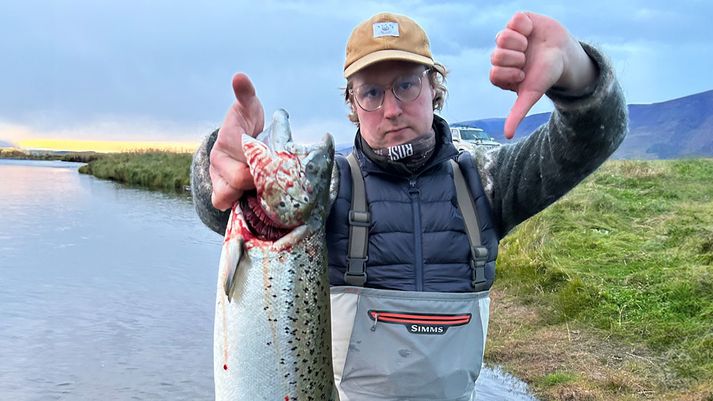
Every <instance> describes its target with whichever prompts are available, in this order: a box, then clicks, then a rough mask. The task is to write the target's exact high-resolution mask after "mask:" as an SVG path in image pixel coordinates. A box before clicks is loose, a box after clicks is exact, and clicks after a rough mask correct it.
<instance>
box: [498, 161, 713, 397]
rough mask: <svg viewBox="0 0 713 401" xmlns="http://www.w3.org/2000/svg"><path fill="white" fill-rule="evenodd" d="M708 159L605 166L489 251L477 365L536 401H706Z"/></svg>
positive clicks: (712, 193) (711, 272)
mask: <svg viewBox="0 0 713 401" xmlns="http://www.w3.org/2000/svg"><path fill="white" fill-rule="evenodd" d="M711 183H713V159H707V160H673V161H650V162H642V161H612V162H607V163H606V164H605V165H604V166H603V167H602V168H601V169H600V170H599V171H598V172H596V173H595V174H594V175H593V176H592V177H590V178H588V179H587V180H586V181H585V182H584V183H582V184H581V185H580V186H578V187H577V188H576V189H575V190H574V191H572V192H571V193H570V194H568V195H567V196H566V197H564V198H563V199H561V200H560V201H558V202H557V203H556V204H555V205H553V206H552V207H550V208H548V209H547V210H545V211H544V212H543V213H541V214H539V215H537V216H535V217H534V218H532V219H530V220H529V221H528V222H526V223H524V224H522V225H521V226H520V227H518V228H517V229H516V230H515V232H514V233H512V234H511V235H510V236H508V237H507V238H506V239H505V240H504V241H503V242H502V244H501V249H500V256H499V259H498V262H499V264H498V268H499V270H498V280H497V281H496V284H495V293H494V298H495V300H494V302H493V315H492V322H491V328H490V339H489V343H488V347H487V351H486V352H487V355H486V358H487V360H488V361H490V362H493V363H497V364H502V365H504V366H505V367H506V369H508V370H510V371H511V372H513V373H514V374H515V375H517V376H518V377H521V378H524V379H525V380H526V381H528V382H529V383H531V385H532V386H533V388H534V390H535V392H536V394H537V395H538V396H540V397H542V399H545V400H644V399H655V400H669V399H670V400H702V401H713V185H711Z"/></svg>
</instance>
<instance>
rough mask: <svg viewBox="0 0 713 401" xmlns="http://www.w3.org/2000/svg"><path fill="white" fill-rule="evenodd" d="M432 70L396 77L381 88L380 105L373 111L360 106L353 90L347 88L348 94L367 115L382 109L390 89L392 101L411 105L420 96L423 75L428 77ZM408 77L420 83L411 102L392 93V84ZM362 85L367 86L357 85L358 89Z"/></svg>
mask: <svg viewBox="0 0 713 401" xmlns="http://www.w3.org/2000/svg"><path fill="white" fill-rule="evenodd" d="M432 70H433V68H426V69H425V70H423V71H421V72H420V73H415V74H403V75H399V76H398V77H396V78H394V80H393V81H391V84H390V85H388V86H382V89H383V91H384V94H383V95H382V97H381V103H379V106H378V107H377V108H375V109H373V110H367V109H366V108H365V107H364V106H362V105H361V103H359V100H357V98H356V96H355V94H354V88H349V90H348V93H349V95H350V96H351V97H352V99H354V102H355V103H356V104H357V106H359V108H360V109H362V110H364V111H365V112H367V113H371V112H373V111H377V110H379V109H381V108H382V107H384V100H386V89H390V90H391V94H393V95H394V99H396V100H398V101H399V102H402V103H411V102H413V101H415V100H416V99H418V98H419V97H420V96H421V92H423V77H424V76H425V75H428V73H430V72H431V71H432ZM410 75H416V76H417V77H418V80H419V83H420V85H419V87H418V95H416V97H415V98H413V99H411V100H402V99H401V98H399V96H398V95H397V94H396V92H395V91H394V82H396V81H398V80H399V79H401V78H403V77H408V76H410ZM364 85H367V84H366V83H365V84H362V85H359V87H362V86H364Z"/></svg>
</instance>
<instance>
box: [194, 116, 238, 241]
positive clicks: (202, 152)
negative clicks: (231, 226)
mask: <svg viewBox="0 0 713 401" xmlns="http://www.w3.org/2000/svg"><path fill="white" fill-rule="evenodd" d="M217 137H218V130H217V129H216V130H215V131H213V132H212V133H211V134H210V135H208V136H207V137H206V138H205V140H203V143H201V146H199V147H198V149H197V150H196V153H195V154H194V155H193V163H191V195H193V206H194V207H195V208H196V212H197V213H198V217H199V218H200V219H201V221H202V222H203V224H205V225H206V226H208V228H210V229H211V230H213V231H215V232H217V233H218V234H220V235H224V234H225V228H226V227H227V225H228V218H229V217H230V210H226V211H225V212H221V211H220V210H218V209H216V208H214V207H213V203H212V202H211V199H210V198H211V194H212V193H213V185H212V183H211V181H210V173H209V171H210V151H211V149H213V144H215V139H216V138H217Z"/></svg>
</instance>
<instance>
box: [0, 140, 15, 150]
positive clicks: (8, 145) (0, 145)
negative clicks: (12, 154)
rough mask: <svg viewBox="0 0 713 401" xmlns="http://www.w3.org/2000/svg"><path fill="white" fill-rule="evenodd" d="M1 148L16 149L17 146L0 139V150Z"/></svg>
mask: <svg viewBox="0 0 713 401" xmlns="http://www.w3.org/2000/svg"><path fill="white" fill-rule="evenodd" d="M1 148H17V145H15V144H14V143H12V142H8V141H3V140H2V139H0V149H1Z"/></svg>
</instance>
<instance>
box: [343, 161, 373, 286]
mask: <svg viewBox="0 0 713 401" xmlns="http://www.w3.org/2000/svg"><path fill="white" fill-rule="evenodd" d="M347 161H348V162H349V170H350V171H351V174H352V206H351V209H350V210H349V253H348V254H347V272H346V273H344V281H345V282H346V283H347V284H348V285H353V286H358V287H363V286H364V283H366V260H367V255H366V252H367V246H368V245H369V223H370V222H371V216H370V214H369V209H368V208H367V205H366V190H365V189H364V177H362V175H361V169H360V168H359V162H357V160H356V157H354V153H350V154H349V156H347Z"/></svg>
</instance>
